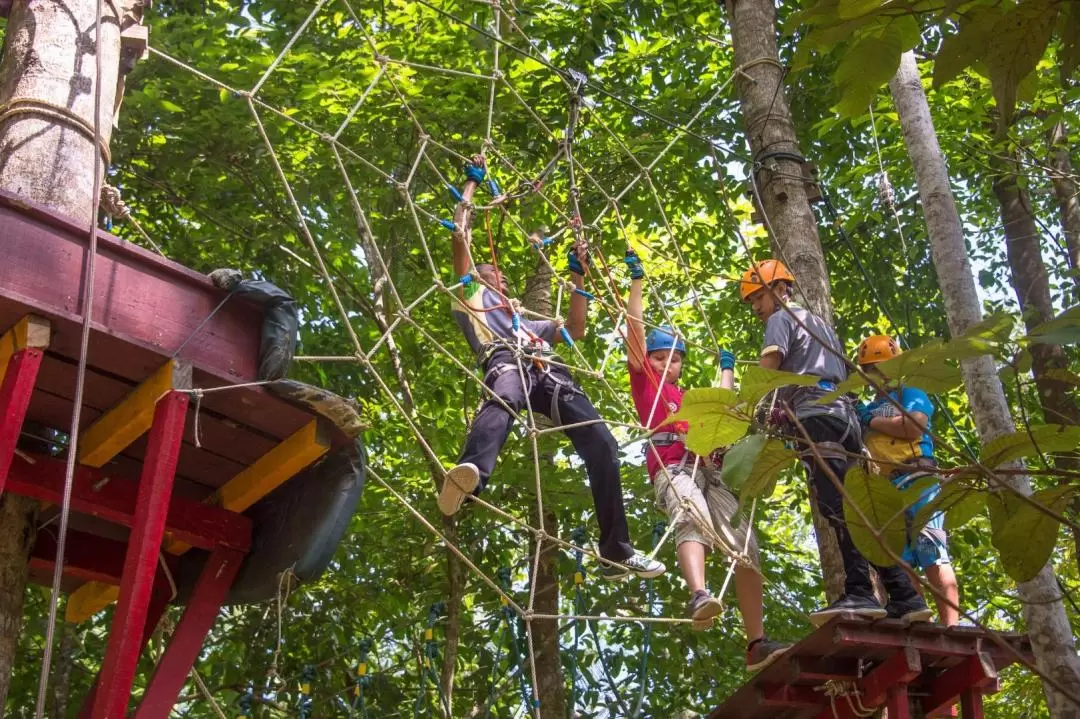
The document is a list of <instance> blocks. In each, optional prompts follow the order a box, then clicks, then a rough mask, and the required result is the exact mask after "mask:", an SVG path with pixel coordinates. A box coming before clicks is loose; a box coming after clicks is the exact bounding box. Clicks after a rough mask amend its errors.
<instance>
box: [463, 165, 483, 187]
mask: <svg viewBox="0 0 1080 719" xmlns="http://www.w3.org/2000/svg"><path fill="white" fill-rule="evenodd" d="M485 177H487V170H485V169H484V168H482V167H480V166H479V165H477V164H475V163H472V162H466V163H465V179H467V180H471V181H473V182H475V183H476V184H478V185H479V184H481V183H482V182H483V181H484V178H485Z"/></svg>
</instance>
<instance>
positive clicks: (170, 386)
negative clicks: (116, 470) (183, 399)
mask: <svg viewBox="0 0 1080 719" xmlns="http://www.w3.org/2000/svg"><path fill="white" fill-rule="evenodd" d="M174 389H191V364H189V363H188V362H184V361H181V360H175V359H171V360H169V361H168V362H166V363H165V364H164V365H163V366H162V367H161V369H159V370H158V371H157V372H155V373H154V374H153V375H151V376H150V377H149V379H147V380H146V381H145V382H143V383H142V384H140V385H139V386H138V387H136V388H135V389H133V390H132V391H131V392H130V394H128V396H127V397H124V399H123V400H121V401H120V404H118V405H116V406H115V407H113V408H112V409H110V410H109V411H108V412H106V413H105V414H103V415H102V416H101V417H99V418H98V420H97V421H96V422H94V424H92V425H91V426H90V427H89V429H87V430H86V431H85V432H83V434H82V437H80V438H79V463H80V464H85V465H87V466H89V467H101V466H104V465H105V463H106V462H108V461H109V460H110V459H112V458H113V457H115V456H116V455H118V454H120V452H122V451H123V450H124V448H125V447H127V446H128V445H130V444H131V443H132V442H134V441H135V440H137V439H138V438H139V437H141V436H142V435H143V433H145V432H146V431H147V430H149V429H150V425H151V424H153V422H154V407H155V405H157V401H158V400H159V399H161V398H162V397H164V396H165V395H166V394H168V393H169V392H170V391H171V390H174Z"/></svg>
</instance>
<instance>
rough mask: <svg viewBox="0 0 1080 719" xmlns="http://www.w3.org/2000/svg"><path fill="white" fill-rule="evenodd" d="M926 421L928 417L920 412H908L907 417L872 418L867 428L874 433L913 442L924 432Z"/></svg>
mask: <svg viewBox="0 0 1080 719" xmlns="http://www.w3.org/2000/svg"><path fill="white" fill-rule="evenodd" d="M928 420H929V417H927V416H926V415H925V414H923V413H922V412H908V413H907V416H905V415H902V414H901V415H897V416H895V417H874V418H873V419H871V420H870V425H869V426H870V429H872V430H874V431H875V432H881V433H882V434H887V435H889V436H890V437H896V438H897V439H906V440H907V441H909V442H914V441H915V440H917V439H918V438H919V437H922V436H923V433H924V432H926V424H927V422H928Z"/></svg>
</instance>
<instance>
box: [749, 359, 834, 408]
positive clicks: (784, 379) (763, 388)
mask: <svg viewBox="0 0 1080 719" xmlns="http://www.w3.org/2000/svg"><path fill="white" fill-rule="evenodd" d="M817 383H818V378H817V377H813V376H810V375H805V374H795V373H793V372H783V371H781V370H778V369H766V368H764V367H761V366H759V365H753V366H751V367H747V368H746V369H745V370H744V371H743V373H742V377H740V378H739V399H741V400H742V401H744V402H745V403H746V404H747V405H748V406H753V405H755V404H757V402H758V400H760V399H761V398H762V397H764V396H765V395H767V394H768V393H769V392H771V391H773V390H774V389H777V388H778V387H786V386H788V385H799V386H802V387H809V386H811V385H815V384H817Z"/></svg>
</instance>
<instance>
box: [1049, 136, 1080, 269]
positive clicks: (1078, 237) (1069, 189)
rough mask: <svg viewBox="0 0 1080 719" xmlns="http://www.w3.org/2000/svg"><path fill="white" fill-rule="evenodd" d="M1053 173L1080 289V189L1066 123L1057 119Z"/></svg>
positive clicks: (1052, 139) (1052, 150)
mask: <svg viewBox="0 0 1080 719" xmlns="http://www.w3.org/2000/svg"><path fill="white" fill-rule="evenodd" d="M1049 161H1050V168H1051V169H1052V170H1053V171H1054V173H1053V174H1052V175H1051V176H1050V179H1051V181H1052V182H1053V184H1054V195H1055V196H1056V197H1057V201H1058V206H1059V207H1060V208H1061V229H1062V230H1063V231H1064V233H1065V247H1066V249H1067V250H1068V253H1069V268H1070V269H1071V270H1072V271H1073V275H1072V280H1073V283H1074V284H1075V285H1076V286H1077V288H1078V289H1080V197H1078V196H1077V194H1078V193H1080V189H1078V188H1077V186H1076V181H1075V180H1074V179H1073V167H1072V159H1071V158H1070V157H1069V136H1068V134H1067V133H1066V132H1065V125H1064V124H1063V123H1060V122H1058V123H1055V124H1054V126H1053V127H1052V128H1051V129H1050V158H1049Z"/></svg>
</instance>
